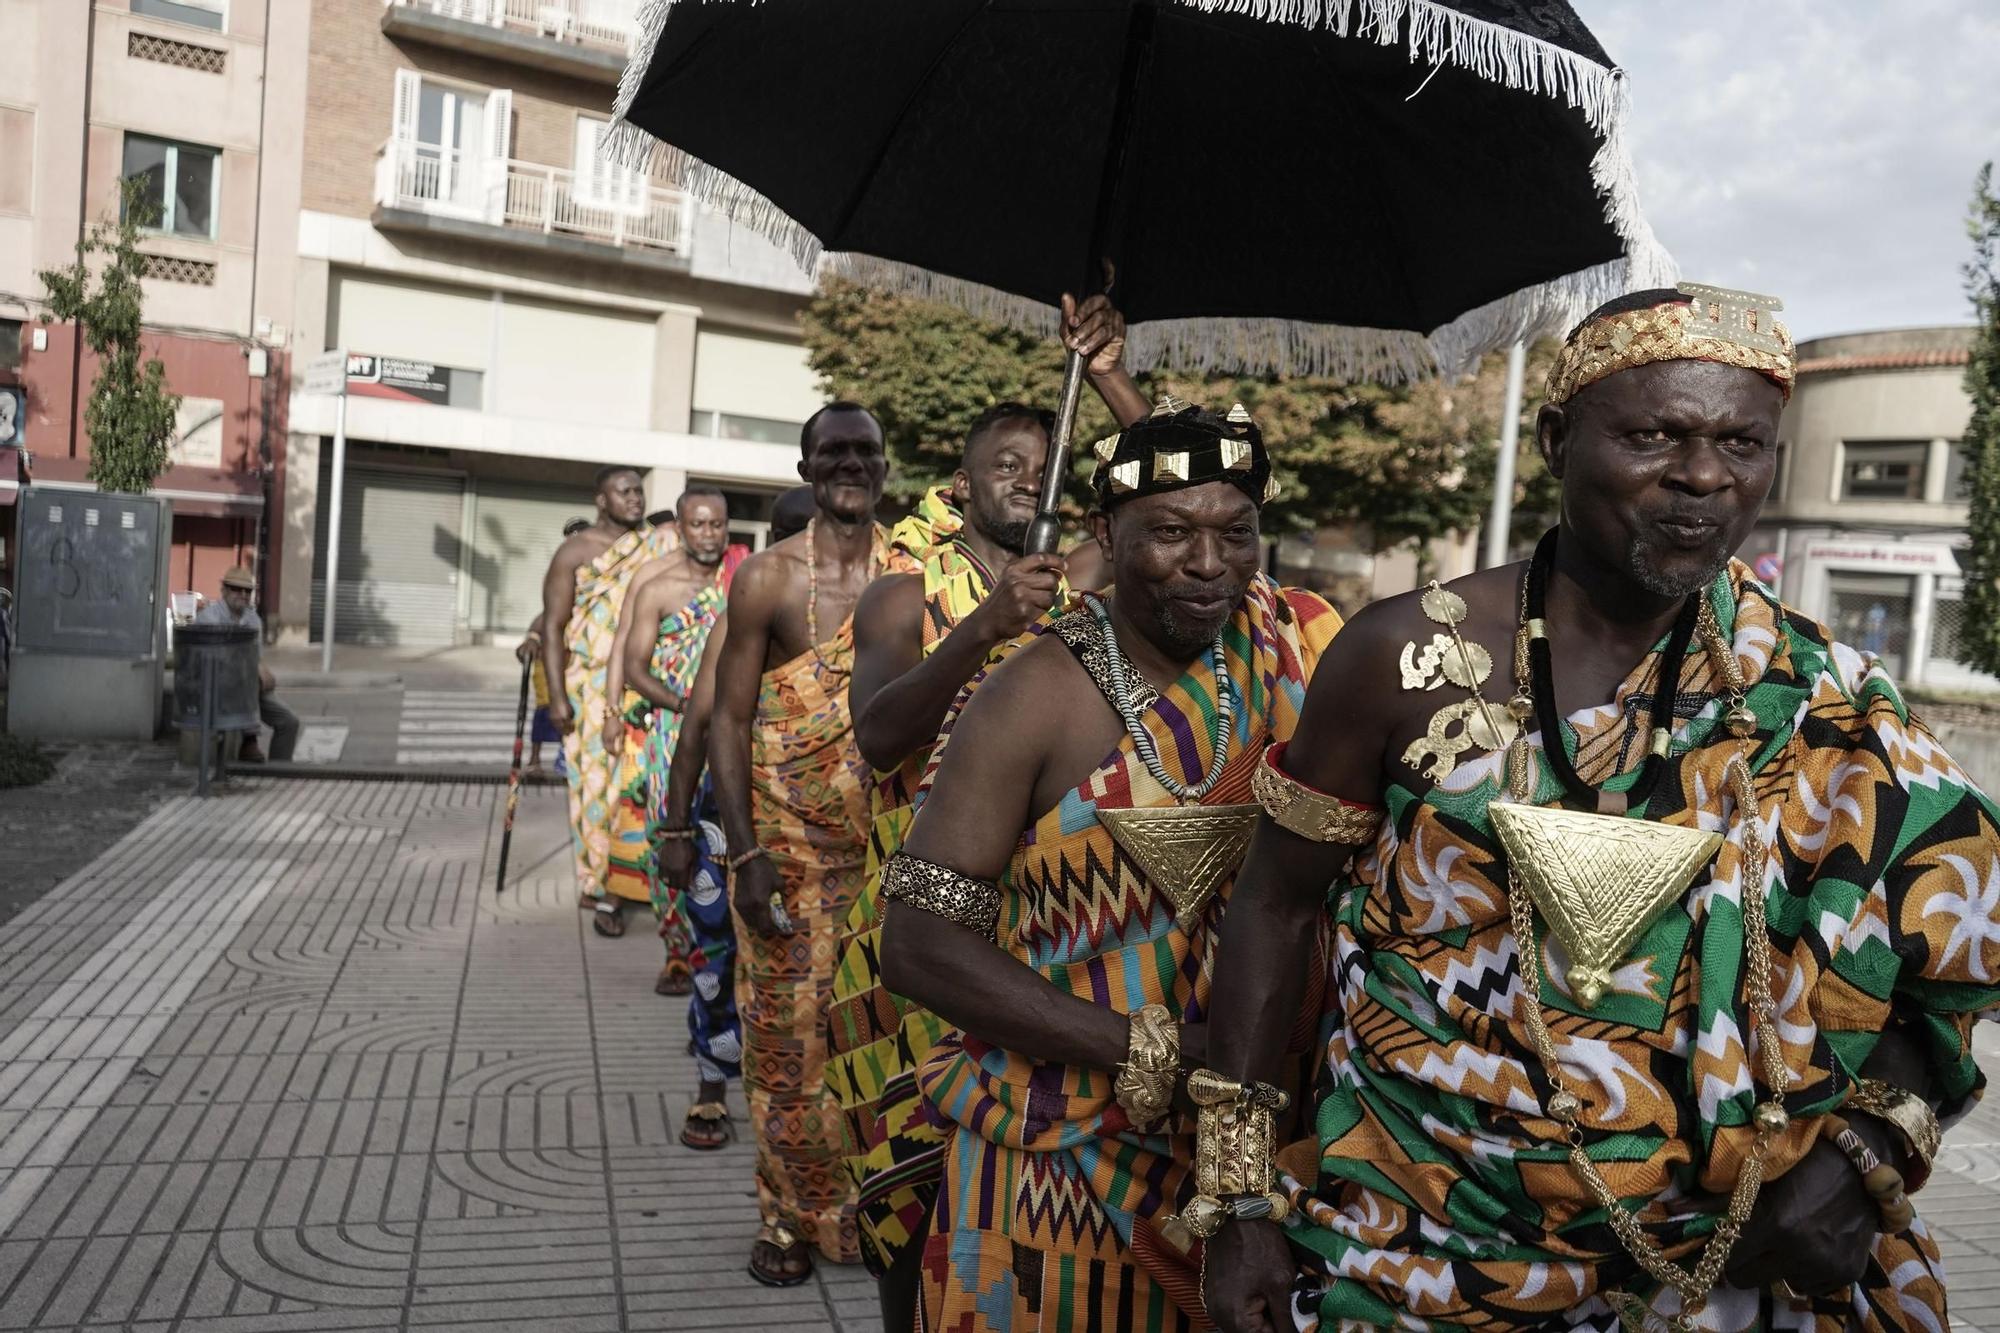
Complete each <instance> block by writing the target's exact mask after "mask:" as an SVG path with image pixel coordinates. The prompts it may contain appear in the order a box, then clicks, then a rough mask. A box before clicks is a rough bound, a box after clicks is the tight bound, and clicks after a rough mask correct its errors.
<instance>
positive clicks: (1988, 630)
mask: <svg viewBox="0 0 2000 1333" xmlns="http://www.w3.org/2000/svg"><path fill="white" fill-rule="evenodd" d="M1966 231H1967V233H1968V234H1969V235H1970V237H1971V239H1972V258H1971V259H1970V260H1968V261H1967V262H1966V264H1965V267H1964V269H1963V272H1964V274H1965V294H1966V295H1967V296H1968V297H1970V298H1971V300H1972V312H1973V318H1974V319H1975V320H1976V321H1977V322H1978V326H1979V327H1978V329H1977V330H1976V331H1975V332H1974V335H1973V340H1972V359H1971V361H1970V362H1969V363H1968V364H1967V366H1966V368H1965V391H1966V393H1967V394H1968V395H1970V396H1971V398H1972V420H1971V421H1970V422H1969V423H1968V424H1967V425H1966V428H1965V451H1966V467H1965V484H1966V489H1967V492H1968V497H1969V498H1970V500H1971V502H1972V513H1971V519H1970V522H1969V524H1968V526H1969V527H1970V528H1971V531H1972V545H1971V548H1970V550H1969V551H1968V552H1967V553H1966V561H1965V615H1964V630H1963V632H1962V634H1961V636H1960V640H1959V642H1960V644H1961V648H1960V653H1961V654H1962V660H1963V661H1964V662H1965V664H1966V665H1967V666H1970V667H1974V668H1976V669H1978V670H1980V671H1985V672H1988V673H1990V674H2000V198H1996V197H1995V195H1994V193H1993V164H1992V163H1991V162H1988V163H1987V164H1986V165H1985V166H1983V167H1981V168H1980V169H1979V178H1978V180H1977V181H1976V182H1975V183H1974V185H1973V190H1972V210H1971V214H1970V216H1969V217H1968V218H1967V219H1966Z"/></svg>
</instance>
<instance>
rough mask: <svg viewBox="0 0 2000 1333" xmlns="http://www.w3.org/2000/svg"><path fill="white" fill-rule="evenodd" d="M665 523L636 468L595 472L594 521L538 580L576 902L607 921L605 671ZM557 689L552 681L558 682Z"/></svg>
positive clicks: (667, 539)
mask: <svg viewBox="0 0 2000 1333" xmlns="http://www.w3.org/2000/svg"><path fill="white" fill-rule="evenodd" d="M674 542H675V537H674V534H673V530H672V529H670V528H655V527H650V526H648V525H647V523H646V485H645V482H644V481H643V480H642V479H641V478H640V476H639V471H638V469H637V468H630V467H621V466H613V467H606V468H600V469H599V470H598V473H597V520H596V521H595V522H594V523H592V524H591V525H590V526H589V527H587V528H585V529H583V531H581V532H578V533H576V534H575V535H574V536H571V537H568V538H566V539H564V541H563V544H562V545H561V546H559V547H557V548H556V553H555V555H554V556H553V557H552V558H551V559H550V560H549V569H548V573H547V574H546V575H544V576H543V578H542V620H541V635H542V643H541V652H542V669H543V671H544V673H545V674H546V675H547V676H548V678H549V682H550V685H551V687H552V688H551V697H550V699H549V720H550V721H551V722H553V723H555V725H556V728H557V730H559V731H561V732H562V733H563V756H564V758H565V759H566V760H567V761H568V763H569V823H570V841H571V843H572V845H573V847H574V849H575V853H576V881H577V890H578V893H579V896H580V897H581V899H582V905H583V906H585V907H595V908H597V909H598V913H599V914H598V916H597V918H596V924H597V926H598V929H599V930H600V931H601V932H604V933H613V932H612V931H610V930H607V929H606V925H607V923H606V918H607V917H611V918H616V917H617V915H618V909H617V908H616V907H615V906H612V905H610V904H608V903H607V902H606V901H605V897H606V887H605V880H606V878H607V876H608V874H609V871H610V859H611V797H612V791H611V779H612V768H613V760H612V758H611V756H610V755H609V754H607V753H605V750H604V743H603V737H604V717H605V709H606V707H607V705H606V690H605V687H606V684H607V680H606V675H607V672H608V670H609V668H610V665H611V641H612V638H613V636H614V635H615V634H616V633H617V629H618V611H619V608H620V607H621V606H623V605H624V601H625V590H626V587H627V586H628V585H629V584H630V583H631V581H632V576H633V575H634V574H635V573H637V572H638V570H639V568H640V567H641V566H642V565H644V564H646V563H647V562H648V561H650V560H654V559H657V558H658V557H660V556H663V555H665V554H667V553H668V552H669V551H671V550H673V549H674ZM558 686H559V688H555V687H558Z"/></svg>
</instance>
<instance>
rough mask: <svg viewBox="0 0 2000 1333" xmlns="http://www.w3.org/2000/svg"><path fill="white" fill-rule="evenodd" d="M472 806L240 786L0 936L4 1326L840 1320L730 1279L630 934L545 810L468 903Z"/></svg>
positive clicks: (814, 1296)
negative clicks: (596, 897)
mask: <svg viewBox="0 0 2000 1333" xmlns="http://www.w3.org/2000/svg"><path fill="white" fill-rule="evenodd" d="M503 791H504V788H501V787H498V786H495V785H490V784H487V785H477V784H439V783H419V782H322V781H301V780H290V779H277V778H257V777H250V778H240V779H237V780H235V781H233V782H232V783H231V784H230V785H229V787H228V788H227V789H226V790H225V792H224V794H222V795H220V796H218V797H216V798H214V799H211V800H208V801H198V800H194V799H192V798H177V799H175V800H173V801H172V802H170V803H169V804H167V805H165V806H163V807H162V808H161V809H159V810H158V811H156V812H155V814H154V815H153V816H152V817H151V818H149V819H148V820H146V821H145V822H144V823H143V824H141V825H140V826H139V827H138V828H137V829H135V830H134V831H133V832H132V833H131V834H130V835H129V836H127V837H126V838H125V839H124V840H123V841H121V842H119V843H118V844H117V845H116V846H114V847H111V848H110V849H108V850H107V851H106V852H105V853H104V854H103V855H102V856H100V857H99V858H98V859H97V860H95V861H93V862H92V863H91V864H90V865H89V866H87V867H86V868H85V869H83V870H82V871H81V872H79V873H77V874H75V875H74V876H72V877H71V878H70V879H68V880H67V881H65V882H64V883H63V884H62V885H60V886H59V887H58V888H56V889H55V890H53V891H52V892H50V893H49V894H48V895H47V896H45V897H44V898H43V899H41V901H40V902H38V903H37V904H35V905H34V906H32V907H30V908H28V909H27V910H25V911H23V912H22V913H21V914H20V915H18V916H17V917H15V918H14V919H13V920H12V921H10V922H8V923H6V924H5V925H4V926H0V1329H9V1330H11V1329H28V1328H34V1329H106V1330H108V1329H113V1328H117V1329H130V1330H168V1329H186V1330H203V1331H204V1333H224V1331H227V1333H284V1331H287V1330H355V1331H359V1330H376V1329H383V1330H390V1329H394V1330H408V1329H415V1328H428V1327H440V1328H443V1327H454V1326H455V1327H460V1328H480V1329H520V1330H528V1329H535V1330H562V1331H575V1333H586V1331H591V1330H612V1329H702V1328H783V1329H798V1330H814V1329H824V1330H843V1333H845V1331H847V1330H860V1329H865V1328H869V1327H871V1325H872V1323H873V1322H874V1321H873V1320H872V1319H871V1318H870V1316H871V1314H872V1311H873V1306H874V1298H873V1286H872V1284H871V1283H870V1282H869V1281H868V1280H867V1278H866V1275H865V1274H863V1273H862V1272H861V1271H860V1270H858V1269H828V1270H823V1271H822V1272H821V1274H820V1275H819V1276H817V1277H816V1278H815V1279H814V1280H813V1281H811V1282H810V1283H808V1284H807V1285H805V1286H802V1287H798V1288H795V1289H792V1290H789V1291H782V1292H779V1291H770V1290H767V1289H765V1288H763V1287H760V1286H757V1285H756V1284H755V1283H753V1282H752V1281H751V1280H750V1278H749V1277H748V1276H747V1275H746V1274H745V1273H744V1272H743V1263H744V1260H745V1259H746V1257H747V1255H748V1252H749V1247H750V1242H751V1238H752V1235H753V1233H754V1231H755V1226H756V1206H755V1200H754V1197H753V1193H752V1182H751V1170H752V1164H751V1150H750V1148H749V1146H748V1145H747V1144H738V1145H736V1146H734V1147H732V1148H730V1149H728V1150H726V1151H724V1152H721V1153H712V1154H697V1153H694V1152H691V1151H689V1150H687V1149H685V1148H682V1147H681V1146H679V1143H678V1138H677V1135H678V1131H679V1125H680V1120H681V1116H682V1114H683V1112H684V1111H685V1110H686V1108H687V1105H688V1102H689V1100H690V1097H691V1095H692V1093H693V1090H694V1086H695V1075H694V1069H693V1062H692V1061H691V1060H690V1059H689V1057H688V1056H687V1053H686V1047H687V1026H686V1001H684V1000H666V999H662V998H660V997H657V996H655V995H654V994H653V993H652V980H653V977H654V975H655V973H656V971H657V969H658V965H659V952H658V951H659V944H658V942H657V940H656V939H655V938H654V937H653V936H652V934H651V932H649V931H647V930H646V929H645V928H644V927H643V925H639V926H638V928H636V929H634V930H632V931H631V932H630V933H629V934H628V935H627V936H626V937H625V938H624V939H622V940H605V939H601V938H598V937H597V936H596V935H595V934H593V933H592V932H591V931H590V929H589V926H588V924H587V922H586V919H585V915H584V914H583V913H581V912H579V911H578V910H577V907H576V900H575V891H574V888H573V877H572V875H571V872H570V869H569V864H568V856H569V854H568V848H567V841H566V837H565V834H564V831H563V826H562V808H563V805H562V802H563V797H562V793H561V791H560V790H559V789H557V788H553V787H549V788H530V789H528V790H527V791H526V793H525V794H524V797H523V801H522V811H521V815H522V817H521V821H520V825H519V827H517V829H516V834H515V839H516V840H515V846H514V848H513V855H512V862H511V867H512V868H511V869H510V881H511V882H510V884H509V887H508V888H507V890H506V891H505V892H504V893H502V894H498V895H496V894H495V892H494V888H493V883H492V878H493V874H494V861H495V854H496V852H497V844H498V824H499V817H498V816H499V809H498V808H499V804H500V800H501V796H502V793H503ZM635 924H636V923H635ZM731 1101H732V1102H733V1103H734V1109H735V1113H736V1115H737V1117H738V1122H739V1125H740V1124H741V1121H742V1117H743V1115H744V1109H743V1106H742V1101H741V1096H740V1093H732V1096H731Z"/></svg>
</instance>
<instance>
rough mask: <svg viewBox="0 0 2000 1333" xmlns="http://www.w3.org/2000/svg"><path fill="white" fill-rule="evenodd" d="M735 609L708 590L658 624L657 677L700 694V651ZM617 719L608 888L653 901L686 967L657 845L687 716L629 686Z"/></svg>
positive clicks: (719, 588) (718, 590)
mask: <svg viewBox="0 0 2000 1333" xmlns="http://www.w3.org/2000/svg"><path fill="white" fill-rule="evenodd" d="M728 605H729V589H728V585H727V584H726V583H725V582H724V581H722V580H720V579H718V580H717V581H716V582H714V583H711V584H708V585H707V586H705V587H703V588H702V589H701V590H700V591H699V592H697V593H695V595H694V597H693V599H692V600H691V601H689V602H688V604H687V605H686V606H684V607H682V608H681V609H680V610H678V611H676V612H674V613H673V614H672V615H670V616H667V617H666V618H665V619H663V620H661V621H660V625H659V632H658V634H657V635H656V637H655V640H654V643H653V653H652V659H651V670H652V673H653V678H654V679H655V680H658V681H659V682H660V683H661V684H663V685H665V686H666V687H667V688H668V689H670V690H672V691H673V692H674V693H675V694H678V695H679V696H680V697H681V698H683V699H685V698H687V697H688V696H689V695H690V694H692V693H693V692H694V678H695V673H696V672H697V671H699V670H700V669H701V650H702V646H703V645H704V644H706V643H707V642H708V634H709V631H710V630H712V629H714V628H715V622H716V621H717V620H719V619H721V617H722V612H723V609H724V608H725V607H727V606H728ZM619 719H620V721H622V722H623V723H624V726H625V744H624V747H623V748H622V749H621V750H620V751H619V755H618V768H617V775H616V777H614V778H613V780H612V790H613V791H614V792H615V793H616V796H615V801H614V805H613V808H612V818H611V863H610V871H609V875H608V882H607V885H606V887H608V888H609V889H610V890H611V892H612V893H613V894H615V895H617V896H618V897H620V898H626V899H630V900H632V901H635V902H650V903H652V905H653V911H654V912H655V913H656V914H657V915H658V917H659V919H660V935H661V937H662V938H663V939H665V940H666V943H667V958H668V960H669V962H678V963H680V964H681V965H682V966H686V965H687V960H688V955H689V953H690V952H691V951H692V950H693V947H694V942H693V940H692V938H691V937H690V935H689V933H688V926H687V921H686V919H685V917H684V916H683V914H682V912H681V911H680V906H679V904H678V902H677V901H676V899H675V895H674V894H673V893H672V892H671V891H670V890H669V889H668V887H667V885H666V884H665V883H664V882H663V881H662V880H661V879H660V869H659V857H658V856H657V855H656V854H655V853H656V848H655V846H654V840H655V839H656V838H657V837H658V835H659V830H660V823H661V813H662V811H661V803H662V802H664V801H665V800H666V795H667V775H668V773H669V771H670V770H671V768H672V766H673V762H674V745H675V744H676V743H677V742H678V741H679V740H680V734H681V714H680V712H679V710H677V709H670V708H655V707H654V706H653V703H652V701H651V700H649V699H647V698H645V697H644V696H643V695H641V694H640V693H639V692H638V691H637V690H635V689H633V688H632V687H631V686H629V685H627V686H626V687H625V698H624V700H623V707H622V708H621V709H620V710H619Z"/></svg>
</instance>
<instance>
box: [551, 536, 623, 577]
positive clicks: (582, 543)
mask: <svg viewBox="0 0 2000 1333" xmlns="http://www.w3.org/2000/svg"><path fill="white" fill-rule="evenodd" d="M610 547H611V543H610V541H609V540H608V539H606V537H605V536H604V534H603V533H601V532H599V531H597V529H595V528H585V529H584V530H583V531H582V532H576V533H572V534H570V535H569V536H568V537H565V538H564V539H563V544H562V545H561V546H558V547H557V548H556V554H555V558H554V559H552V560H550V561H549V566H550V568H552V569H575V568H576V567H577V566H579V565H583V564H587V563H589V562H590V561H592V560H595V559H596V558H597V557H598V556H600V555H603V554H604V552H605V551H607V550H609V549H610Z"/></svg>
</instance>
